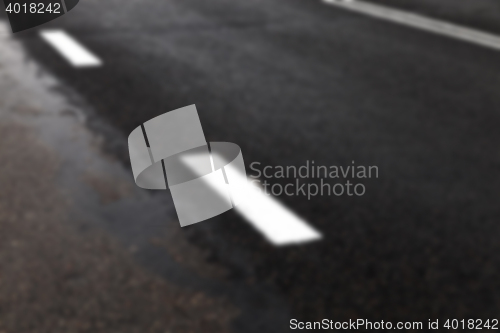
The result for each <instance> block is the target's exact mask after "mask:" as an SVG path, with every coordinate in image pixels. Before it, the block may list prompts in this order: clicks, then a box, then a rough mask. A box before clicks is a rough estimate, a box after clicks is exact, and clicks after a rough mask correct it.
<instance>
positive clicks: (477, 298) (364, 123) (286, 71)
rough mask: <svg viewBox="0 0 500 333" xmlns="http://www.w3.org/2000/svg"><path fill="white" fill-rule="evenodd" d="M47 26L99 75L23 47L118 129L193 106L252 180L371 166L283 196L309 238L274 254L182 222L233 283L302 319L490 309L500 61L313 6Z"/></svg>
mask: <svg viewBox="0 0 500 333" xmlns="http://www.w3.org/2000/svg"><path fill="white" fill-rule="evenodd" d="M387 3H389V2H387ZM423 8H424V9H423V10H422V11H423V12H425V7H423ZM490 14H491V13H490ZM485 20H486V19H485ZM480 21H481V22H483V21H482V20H480ZM485 26H486V25H485ZM50 27H52V28H62V29H65V30H66V31H67V32H68V33H70V34H71V35H72V36H75V38H76V39H77V40H78V41H80V42H81V43H82V44H83V45H85V46H86V47H88V48H89V49H90V50H92V51H93V52H94V53H95V54H97V55H98V56H99V57H100V58H101V59H103V61H104V66H103V67H101V68H96V69H85V70H82V69H74V68H72V67H70V66H69V65H68V64H67V63H66V62H65V61H64V60H63V59H62V58H61V57H60V56H59V55H58V54H57V53H55V52H54V50H53V49H52V48H50V46H48V45H47V44H45V43H44V42H43V41H42V40H41V39H40V38H39V37H38V36H37V34H36V30H32V31H28V32H25V33H20V34H18V38H20V39H22V40H23V42H24V44H25V46H26V47H27V49H28V50H29V52H30V54H31V55H32V56H34V57H35V58H36V59H37V60H38V61H39V62H40V63H41V64H42V65H43V66H44V67H45V68H47V69H48V70H49V71H50V72H52V73H53V74H54V75H56V76H57V77H59V78H60V79H61V80H62V81H63V82H65V83H67V85H68V86H69V87H70V88H71V90H72V91H75V92H77V94H79V95H80V96H82V97H83V99H84V100H85V101H86V103H88V105H90V107H91V110H90V111H91V112H92V119H93V121H94V122H99V121H105V122H107V123H109V124H111V125H112V126H114V127H116V128H117V129H119V130H120V131H121V132H122V133H123V134H124V135H128V133H129V132H130V131H131V130H133V129H134V128H135V127H137V126H138V125H139V124H141V123H142V122H144V121H146V120H148V119H151V118H153V117H154V116H156V115H159V114H162V113H164V112H166V111H169V110H174V109H176V108H179V107H182V106H186V105H190V104H196V105H197V107H198V111H199V114H200V118H201V122H202V124H203V126H204V131H205V135H206V137H207V140H208V141H228V142H235V143H237V144H238V145H239V146H240V147H241V148H242V151H243V154H244V158H245V162H246V165H247V170H249V165H250V163H252V162H254V161H259V162H261V163H262V164H269V165H297V166H300V165H303V164H304V163H305V161H306V160H309V161H312V160H314V161H315V163H316V164H318V165H320V164H321V165H350V164H351V161H355V162H356V164H358V165H376V166H378V167H379V179H372V180H370V181H367V182H365V184H366V187H367V193H366V195H365V196H363V197H347V196H342V197H316V198H313V199H312V200H310V201H308V200H307V198H304V197H280V200H282V201H283V202H284V203H285V204H286V205H287V206H288V207H293V209H294V210H295V211H296V212H297V213H298V214H299V215H301V216H302V217H304V218H305V219H306V220H307V221H309V222H310V223H311V224H312V225H313V226H315V227H316V228H317V229H318V230H320V231H321V232H322V233H323V234H324V239H323V240H322V241H320V242H317V243H311V244H308V245H303V246H291V247H284V248H275V247H273V246H272V245H270V244H268V243H267V242H266V241H265V240H264V239H263V238H262V237H261V236H260V235H259V234H258V233H257V232H255V231H254V230H253V228H252V227H251V226H250V225H249V224H247V223H246V222H244V221H243V220H242V219H241V218H240V217H238V216H237V215H236V214H235V213H234V212H229V213H226V214H223V215H221V216H219V217H216V218H214V219H212V220H210V221H206V222H203V223H200V224H196V225H193V226H190V227H187V228H184V229H183V230H182V231H183V232H186V233H188V234H189V235H190V240H191V241H192V243H193V244H196V245H197V246H199V247H200V248H202V249H204V250H205V251H209V252H210V253H211V256H210V260H213V261H215V262H218V263H219V264H221V265H224V266H225V267H226V268H227V269H229V270H230V271H231V274H230V276H229V277H228V278H227V279H229V280H232V281H239V282H244V283H248V284H249V285H260V286H262V287H263V288H269V290H272V292H273V293H276V294H277V295H279V297H282V298H283V299H284V300H286V302H287V303H288V304H289V306H290V308H291V315H292V317H291V318H297V319H299V320H303V321H305V320H314V319H323V318H330V319H334V320H339V321H340V320H346V319H356V318H367V319H370V320H384V321H398V320H402V321H410V320H423V321H427V319H437V318H439V319H448V318H457V319H468V318H484V319H487V318H495V317H498V314H499V310H500V278H499V277H500V274H499V273H500V256H499V255H498V253H500V252H499V250H500V242H498V237H499V235H500V225H499V223H498V220H499V217H500V205H499V197H498V194H497V191H498V189H499V188H500V176H498V171H499V168H500V150H499V149H498V143H499V142H500V131H499V130H498V128H499V126H500V113H499V110H500V94H499V93H498V87H499V86H500V75H499V72H500V62H499V61H498V60H499V58H500V54H499V53H498V52H494V51H491V50H488V49H485V48H482V47H479V46H475V45H471V44H467V43H463V42H460V41H455V40H452V39H448V38H445V37H440V36H436V35H432V34H429V33H426V32H422V31H417V30H413V29H410V28H407V27H403V26H398V25H394V24H391V23H386V22H382V21H378V20H374V19H370V18H367V17H364V16H361V15H358V14H354V13H350V12H347V11H343V10H340V9H337V8H334V7H329V6H326V5H325V4H323V3H321V2H319V1H309V0H307V1H304V0H288V1H278V0H268V1H262V0H256V1H241V0H233V1H229V0H216V1H210V2H207V1H201V0H172V1H167V2H159V1H151V0H145V1H140V2H139V1H130V0H120V1H117V0H113V1H108V2H101V1H92V0H88V1H83V2H81V3H80V4H79V5H78V7H77V8H75V9H74V10H73V11H72V12H71V13H70V14H68V15H65V16H64V17H62V18H60V19H58V20H56V21H54V22H51V23H49V24H47V25H46V26H44V27H43V28H50ZM478 28H482V26H478ZM95 130H96V131H99V129H98V128H97V126H96V127H95ZM108 141H109V147H108V148H109V149H110V151H112V152H113V153H114V154H116V155H117V156H119V157H120V158H121V159H122V161H123V163H124V164H125V165H127V164H128V163H129V162H128V153H127V150H126V143H125V142H121V143H120V142H117V141H116V139H113V138H111V137H109V138H108ZM131 182H132V177H131ZM155 195H158V196H162V197H164V198H165V199H164V200H165V202H167V201H171V198H170V194H169V193H168V191H166V192H161V193H157V194H155ZM138 223H139V222H138ZM165 277H166V278H167V279H168V273H165ZM263 302H264V301H263ZM256 306H259V305H258V304H257V305H256ZM262 306H263V307H265V306H266V305H265V304H262ZM277 318H278V317H277ZM291 318H290V319H291ZM273 325H275V326H274V327H282V328H283V329H282V331H286V330H287V327H288V322H282V321H277V322H276V323H274V324H273Z"/></svg>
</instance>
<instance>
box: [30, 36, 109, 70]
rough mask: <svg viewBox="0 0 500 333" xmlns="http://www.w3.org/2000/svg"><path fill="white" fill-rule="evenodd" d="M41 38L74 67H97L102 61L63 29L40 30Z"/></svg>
mask: <svg viewBox="0 0 500 333" xmlns="http://www.w3.org/2000/svg"><path fill="white" fill-rule="evenodd" d="M40 35H41V36H42V38H43V39H44V40H45V41H47V42H48V43H49V44H50V45H52V46H53V47H54V48H55V49H56V50H57V51H59V53H61V55H62V56H63V57H64V58H66V60H68V61H69V62H70V63H71V65H73V66H74V67H97V66H101V65H102V61H101V60H100V59H99V58H98V57H96V56H95V55H94V54H92V53H91V52H90V51H89V50H87V49H86V48H85V47H84V46H83V45H81V44H80V43H78V42H77V41H76V40H75V39H74V38H73V37H71V36H70V35H68V34H67V33H66V32H64V31H63V30H42V31H41V32H40Z"/></svg>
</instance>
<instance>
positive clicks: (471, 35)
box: [323, 0, 500, 51]
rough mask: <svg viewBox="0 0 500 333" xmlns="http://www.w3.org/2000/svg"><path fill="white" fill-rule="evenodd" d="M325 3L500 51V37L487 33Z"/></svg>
mask: <svg viewBox="0 0 500 333" xmlns="http://www.w3.org/2000/svg"><path fill="white" fill-rule="evenodd" d="M323 1H324V2H325V3H327V4H329V5H333V6H337V7H341V8H344V9H348V10H351V11H355V12H358V13H362V14H365V15H369V16H372V17H375V18H379V19H383V20H387V21H391V22H394V23H398V24H402V25H406V26H410V27H413V28H417V29H422V30H425V31H428V32H433V33H436V34H439V35H443V36H447V37H452V38H456V39H460V40H462V41H466V42H470V43H474V44H478V45H481V46H485V47H489V48H492V49H495V50H498V51H500V37H498V36H496V35H493V34H490V33H487V32H483V31H479V30H475V29H471V28H467V27H463V26H460V25H457V24H453V23H448V22H444V21H440V20H436V19H431V18H427V17H424V16H421V15H417V14H412V13H408V12H405V11H402V10H397V9H392V8H388V7H385V6H380V5H376V4H372V3H367V2H363V1H357V0H349V1H342V0H323Z"/></svg>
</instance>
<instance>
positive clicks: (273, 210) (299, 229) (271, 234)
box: [182, 152, 322, 246]
mask: <svg viewBox="0 0 500 333" xmlns="http://www.w3.org/2000/svg"><path fill="white" fill-rule="evenodd" d="M212 154H213V152H212ZM182 160H183V161H184V163H185V164H186V166H188V167H189V168H191V169H192V170H196V165H200V163H199V162H198V160H197V156H196V155H188V156H183V157H182ZM224 171H225V172H226V173H227V174H230V175H231V176H230V179H231V180H230V184H228V185H227V186H222V187H221V186H219V185H218V184H215V183H214V184H212V183H210V180H208V179H207V180H206V181H207V184H208V185H209V186H210V187H211V188H212V189H213V190H214V192H215V193H214V194H215V195H222V196H225V195H227V193H229V194H230V197H231V198H234V197H235V195H236V196H237V197H238V198H239V200H238V204H236V205H233V207H234V209H235V210H236V211H237V212H238V213H239V214H240V215H242V216H243V217H244V218H245V220H247V221H248V222H249V223H250V224H251V225H252V226H253V227H254V228H255V229H257V231H259V232H260V233H261V234H262V235H263V236H264V237H265V238H266V239H267V240H268V241H269V242H271V243H272V244H273V245H276V246H283V245H290V244H302V243H308V242H312V241H317V240H319V239H321V238H322V235H321V233H320V232H318V231H317V230H316V229H314V228H313V227H312V226H311V225H309V224H308V223H307V222H306V221H305V220H303V219H302V218H300V217H299V216H297V215H296V214H295V213H293V212H292V211H290V210H289V209H288V208H286V207H285V206H284V205H283V204H282V203H280V202H279V201H278V200H277V199H276V198H274V197H272V196H270V195H268V194H265V193H264V192H263V191H262V190H261V189H259V188H257V187H256V186H253V185H252V184H250V182H248V179H247V177H246V175H243V174H241V172H240V171H238V170H237V169H236V168H235V167H233V166H231V164H228V165H226V166H225V167H224ZM233 203H234V200H233Z"/></svg>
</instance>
